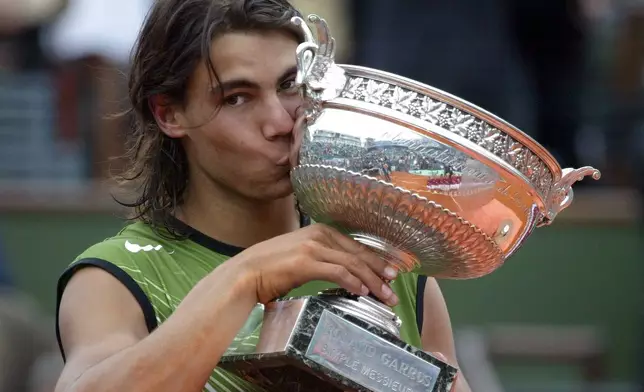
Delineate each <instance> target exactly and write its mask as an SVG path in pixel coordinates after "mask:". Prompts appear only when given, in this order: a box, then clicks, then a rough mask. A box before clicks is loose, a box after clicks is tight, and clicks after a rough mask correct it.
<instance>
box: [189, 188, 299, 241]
mask: <svg viewBox="0 0 644 392" xmlns="http://www.w3.org/2000/svg"><path fill="white" fill-rule="evenodd" d="M214 193H215V194H213V192H212V191H209V192H207V193H206V192H200V191H198V190H191V191H190V192H188V194H187V195H186V196H187V197H186V200H185V202H184V204H183V205H182V207H181V212H180V213H179V214H178V218H179V219H181V220H182V221H184V222H185V223H186V224H188V225H189V226H191V227H193V228H195V229H196V230H198V231H200V232H202V233H204V234H206V235H207V236H209V237H212V238H214V239H216V240H218V241H221V242H224V243H227V244H230V245H234V246H238V247H242V248H247V247H249V246H252V245H255V244H257V243H259V242H262V241H266V240H268V239H271V238H273V237H276V236H278V235H282V234H285V233H288V232H291V231H293V230H296V229H297V228H298V227H299V225H300V220H299V214H298V212H297V211H296V208H295V199H294V197H293V196H288V197H285V198H282V199H277V200H274V201H271V202H263V203H259V202H256V201H253V200H249V199H243V198H239V197H231V195H230V194H229V193H228V192H224V191H220V192H214ZM224 193H225V194H224Z"/></svg>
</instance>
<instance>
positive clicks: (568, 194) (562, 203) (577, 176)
mask: <svg viewBox="0 0 644 392" xmlns="http://www.w3.org/2000/svg"><path fill="white" fill-rule="evenodd" d="M586 176H592V177H593V179H594V180H599V179H600V178H601V173H600V172H599V170H597V169H595V168H594V167H591V166H584V167H581V168H579V169H573V168H567V169H563V171H562V176H561V179H560V180H559V181H558V182H557V183H555V184H554V185H553V187H552V190H551V191H550V196H549V197H548V205H547V206H546V207H547V213H546V216H545V217H544V218H543V220H542V221H541V223H539V225H538V226H539V227H541V226H549V225H550V224H552V222H553V221H554V219H555V217H556V216H557V214H559V213H560V212H561V211H563V210H565V209H566V208H568V206H570V204H571V203H572V200H573V198H574V192H573V190H572V186H573V184H574V183H576V182H578V181H581V180H583V179H584V178H585V177H586Z"/></svg>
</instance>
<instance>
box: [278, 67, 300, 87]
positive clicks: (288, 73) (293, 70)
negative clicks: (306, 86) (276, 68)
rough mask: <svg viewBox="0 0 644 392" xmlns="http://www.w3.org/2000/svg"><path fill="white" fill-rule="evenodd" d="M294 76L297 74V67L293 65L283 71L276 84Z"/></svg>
mask: <svg viewBox="0 0 644 392" xmlns="http://www.w3.org/2000/svg"><path fill="white" fill-rule="evenodd" d="M295 74H297V65H294V66H292V67H290V68H289V69H287V70H286V71H284V73H283V74H282V76H280V77H279V79H277V81H278V83H281V82H283V81H284V80H286V79H288V78H290V77H291V76H293V75H295Z"/></svg>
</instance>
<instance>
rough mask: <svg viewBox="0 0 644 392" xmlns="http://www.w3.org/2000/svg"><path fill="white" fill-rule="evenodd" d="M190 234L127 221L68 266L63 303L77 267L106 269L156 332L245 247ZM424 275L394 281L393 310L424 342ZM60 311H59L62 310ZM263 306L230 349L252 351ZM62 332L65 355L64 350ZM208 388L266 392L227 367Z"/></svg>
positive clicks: (411, 338)
mask: <svg viewBox="0 0 644 392" xmlns="http://www.w3.org/2000/svg"><path fill="white" fill-rule="evenodd" d="M183 229H184V231H185V232H187V233H188V236H187V238H186V239H182V240H172V239H169V238H165V237H164V236H160V235H158V234H157V232H155V231H153V230H152V229H151V228H150V227H149V226H148V225H146V224H144V223H141V222H137V223H133V224H130V225H128V226H126V227H125V228H124V229H122V230H121V231H120V232H119V233H118V234H117V235H116V236H114V237H111V238H108V239H106V240H104V241H103V242H100V243H98V244H96V245H94V246H92V247H90V248H89V249H87V250H86V251H85V252H83V253H82V254H81V255H79V256H78V257H77V258H76V260H74V262H73V263H72V264H71V265H70V266H69V268H67V269H66V270H65V272H64V273H63V274H62V276H61V277H60V279H59V282H58V304H59V305H60V299H61V297H62V293H63V291H64V289H65V286H66V285H67V282H69V280H70V279H71V277H72V275H73V274H74V272H76V271H78V270H79V269H81V268H85V267H97V268H101V269H103V270H105V271H107V272H108V273H110V274H112V275H113V276H114V277H115V278H117V279H118V280H119V281H120V282H121V283H123V284H124V285H125V287H126V288H127V289H128V290H129V291H130V292H131V293H132V295H133V296H134V298H135V299H136V300H137V302H138V303H139V305H140V306H141V309H142V311H143V315H144V317H145V322H146V324H147V328H148V330H149V331H150V332H152V331H153V330H154V329H155V328H156V327H157V326H158V325H159V324H161V323H163V322H164V321H165V320H167V319H168V317H170V315H171V314H172V313H173V312H174V310H175V309H176V307H177V306H178V305H179V303H180V302H181V300H182V299H183V298H184V297H185V296H186V295H187V294H188V292H189V291H190V290H191V289H192V288H193V286H195V285H196V284H197V282H198V281H200V280H201V279H202V278H204V277H205V276H206V275H207V274H209V273H210V272H212V271H213V270H214V269H215V268H216V267H217V266H219V265H220V264H221V263H224V262H225V261H226V260H227V259H228V258H230V257H232V256H235V255H236V254H238V253H239V252H241V251H243V249H242V248H238V247H235V246H231V245H228V244H224V243H222V242H219V241H217V240H215V239H213V238H210V237H208V236H206V235H205V234H203V233H200V232H198V231H196V230H195V229H193V228H190V227H188V226H185V227H184V228H183ZM424 285H425V280H424V278H422V277H421V278H419V277H418V276H417V275H415V274H402V275H400V276H399V277H398V278H397V279H396V280H395V281H394V283H393V284H392V288H393V290H394V291H395V292H396V294H397V295H398V297H399V299H400V302H399V305H398V306H396V307H395V308H394V311H395V312H396V314H397V315H398V317H400V319H401V321H402V329H401V337H402V338H403V340H405V342H407V343H409V344H411V345H414V346H416V347H419V348H420V347H421V346H420V333H419V330H421V328H422V326H421V323H422V297H423V291H424ZM328 287H333V285H331V284H329V283H325V282H310V283H308V284H305V285H303V286H302V287H299V288H298V289H296V290H293V291H292V292H291V293H289V295H288V296H289V297H295V296H303V295H315V294H316V293H318V292H319V291H320V290H322V289H324V288H328ZM57 313H58V312H57ZM262 318H263V306H262V305H261V304H258V305H257V306H256V307H255V308H254V309H253V311H252V312H251V314H250V317H249V318H248V320H247V322H246V324H245V325H244V327H243V328H242V329H241V330H240V331H239V333H238V334H237V336H236V337H235V339H234V341H233V342H232V344H231V345H230V347H229V348H228V351H227V352H229V353H232V352H237V353H239V352H249V351H250V352H252V350H253V348H254V346H255V343H256V341H257V339H258V336H259V331H260V328H261V323H262ZM56 328H57V335H58V338H59V344H60V349H61V353H62V355H63V359H64V358H65V353H64V350H63V347H62V344H61V343H60V334H59V330H58V322H57V323H56ZM204 391H211V392H212V391H217V392H228V391H231V392H232V391H235V392H236V391H244V392H247V391H261V389H258V388H257V387H254V386H252V385H250V384H249V383H247V382H246V381H244V380H242V379H241V378H238V377H236V376H235V375H234V374H232V373H229V372H227V371H225V370H223V369H219V368H217V369H215V370H214V371H213V373H212V376H211V377H210V380H209V382H208V384H207V385H206V386H205V387H204Z"/></svg>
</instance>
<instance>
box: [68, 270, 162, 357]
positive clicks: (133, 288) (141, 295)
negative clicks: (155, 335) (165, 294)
mask: <svg viewBox="0 0 644 392" xmlns="http://www.w3.org/2000/svg"><path fill="white" fill-rule="evenodd" d="M87 267H96V268H100V269H102V270H103V271H105V272H107V273H109V274H110V275H112V276H113V277H115V278H116V279H117V280H118V281H119V282H121V283H122V284H123V285H124V286H125V288H127V289H128V291H129V292H130V293H132V295H133V296H134V299H135V300H136V302H137V303H138V304H139V306H140V307H141V310H142V311H143V317H144V318H145V325H146V326H147V328H148V332H152V331H154V330H155V329H156V327H157V318H156V314H155V312H154V308H153V307H152V303H151V302H150V299H149V298H148V296H147V295H146V294H145V292H143V289H141V287H140V286H139V285H138V283H136V281H135V280H134V279H132V277H131V276H130V275H128V274H127V272H125V271H123V270H122V269H121V268H119V267H117V266H116V265H114V264H112V263H110V262H109V261H106V260H102V259H96V258H88V259H81V260H79V261H77V262H76V263H74V264H72V265H71V266H69V267H68V268H67V269H66V270H65V271H64V272H63V273H62V275H61V276H60V278H59V279H58V287H57V290H56V339H57V340H58V347H59V348H60V353H61V355H62V356H63V361H65V360H66V358H65V350H64V348H63V343H62V341H61V339H60V325H59V311H60V301H61V299H62V297H63V292H64V291H65V287H67V283H69V281H70V280H71V278H72V276H74V274H75V273H76V272H78V271H79V270H81V269H83V268H87Z"/></svg>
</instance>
